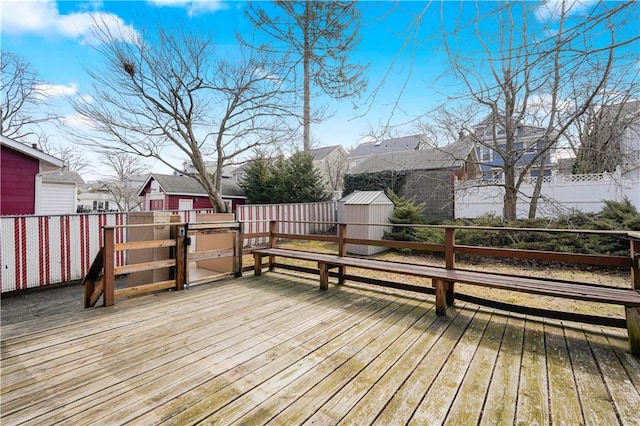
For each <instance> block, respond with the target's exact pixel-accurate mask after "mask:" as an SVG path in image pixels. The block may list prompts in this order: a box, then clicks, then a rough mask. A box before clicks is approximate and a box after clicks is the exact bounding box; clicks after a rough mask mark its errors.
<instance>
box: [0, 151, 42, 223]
mask: <svg viewBox="0 0 640 426" xmlns="http://www.w3.org/2000/svg"><path fill="white" fill-rule="evenodd" d="M0 157H1V159H0V169H1V170H2V171H1V172H0V182H1V183H0V194H1V195H2V197H0V214H2V215H18V214H34V212H35V199H36V174H38V172H39V171H40V162H39V161H38V159H36V158H33V157H29V156H28V155H25V154H22V153H20V152H18V151H15V150H13V149H11V148H9V147H6V146H4V145H3V146H2V152H1V153H0Z"/></svg>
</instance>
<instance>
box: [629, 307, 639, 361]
mask: <svg viewBox="0 0 640 426" xmlns="http://www.w3.org/2000/svg"><path fill="white" fill-rule="evenodd" d="M625 313H626V315H627V334H628V335H629V352H631V355H635V356H637V357H640V307H639V306H627V307H626V308H625Z"/></svg>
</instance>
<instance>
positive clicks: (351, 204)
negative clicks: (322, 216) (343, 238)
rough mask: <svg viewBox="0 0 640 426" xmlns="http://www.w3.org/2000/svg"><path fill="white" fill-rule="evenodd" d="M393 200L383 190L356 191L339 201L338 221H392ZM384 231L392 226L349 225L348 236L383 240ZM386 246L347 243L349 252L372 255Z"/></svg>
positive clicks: (372, 222)
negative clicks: (390, 219)
mask: <svg viewBox="0 0 640 426" xmlns="http://www.w3.org/2000/svg"><path fill="white" fill-rule="evenodd" d="M391 215H393V202H392V201H391V200H390V199H389V197H387V196H386V195H385V193H384V192H382V191H356V192H353V193H351V194H349V195H347V196H346V197H344V198H343V199H341V200H340V201H338V222H342V223H370V224H379V223H391V222H390V221H389V218H390V217H391ZM384 231H387V232H388V231H391V226H367V225H347V237H348V238H361V239H367V240H381V239H382V237H383V236H384ZM385 250H388V249H387V248H386V247H379V246H368V245H360V244H347V253H353V254H360V255H365V256H370V255H372V254H375V253H380V252H381V251H385Z"/></svg>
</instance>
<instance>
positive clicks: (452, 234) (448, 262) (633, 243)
mask: <svg viewBox="0 0 640 426" xmlns="http://www.w3.org/2000/svg"><path fill="white" fill-rule="evenodd" d="M310 223H317V222H310ZM335 225H336V227H337V230H336V234H335V235H305V234H291V233H282V232H278V231H277V230H278V223H277V222H275V221H270V226H269V230H270V232H269V247H276V245H277V242H278V241H279V240H305V241H324V242H332V243H335V244H337V253H338V255H340V256H346V255H347V244H361V245H372V246H381V247H388V248H399V249H402V248H406V249H412V250H423V251H430V252H435V253H443V254H444V256H443V261H444V262H443V267H444V268H446V269H457V267H456V255H457V254H465V255H473V256H486V257H492V258H502V259H523V260H535V261H546V262H552V263H562V264H566V265H591V266H598V267H613V268H622V269H625V270H627V271H630V276H631V282H630V288H632V289H634V290H637V291H640V233H639V232H630V231H606V230H584V229H542V228H507V227H503V228H497V227H482V226H448V225H396V224H393V225H392V224H389V223H377V224H365V223H338V224H335ZM349 226H359V227H362V226H378V227H387V228H388V227H390V226H394V227H398V226H406V227H412V228H431V229H439V230H442V232H443V233H444V241H445V242H444V243H443V244H433V243H419V242H408V241H392V240H382V239H375V240H374V239H366V238H353V237H348V236H347V235H348V232H347V231H348V227H349ZM458 231H486V232H499V233H503V232H513V233H519V232H541V233H547V234H549V233H551V234H558V235H560V234H563V233H565V234H575V235H576V236H580V235H608V236H617V237H619V238H623V239H627V240H628V241H629V254H628V255H627V256H612V255H600V254H581V253H565V252H555V251H542V250H523V249H511V248H497V247H484V246H483V247H481V246H469V245H461V244H457V243H456V233H457V232H458ZM247 237H249V236H247ZM270 264H271V265H273V262H270ZM278 266H282V267H285V268H286V267H288V266H287V265H278ZM291 269H298V270H301V269H304V268H300V267H292V268H291ZM307 272H309V271H307ZM345 274H346V270H345V268H344V267H341V268H340V269H339V271H338V273H337V276H338V279H339V281H340V282H342V281H343V280H344V277H345ZM349 279H350V280H354V279H355V280H356V281H357V280H360V281H361V282H369V281H371V279H368V278H364V277H362V278H361V277H353V276H349ZM389 284H390V285H391V286H393V285H394V283H389Z"/></svg>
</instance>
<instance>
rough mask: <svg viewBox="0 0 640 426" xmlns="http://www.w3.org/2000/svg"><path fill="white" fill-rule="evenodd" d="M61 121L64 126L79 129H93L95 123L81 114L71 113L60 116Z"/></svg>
mask: <svg viewBox="0 0 640 426" xmlns="http://www.w3.org/2000/svg"><path fill="white" fill-rule="evenodd" d="M62 123H63V124H64V125H65V126H69V127H73V128H74V129H80V130H93V129H94V128H95V123H94V122H93V121H92V120H91V119H90V118H87V117H86V116H84V115H82V114H72V115H67V116H64V117H62Z"/></svg>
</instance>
